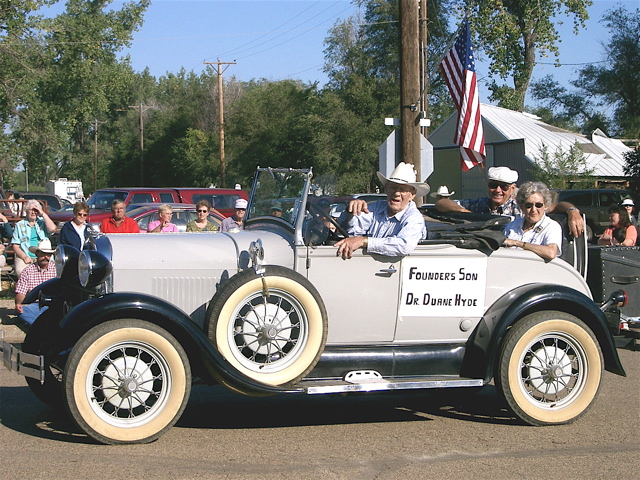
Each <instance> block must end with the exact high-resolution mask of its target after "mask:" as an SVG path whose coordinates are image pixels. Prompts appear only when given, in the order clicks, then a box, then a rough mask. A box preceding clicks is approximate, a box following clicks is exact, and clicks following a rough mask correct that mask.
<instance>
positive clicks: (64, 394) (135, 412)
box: [3, 168, 624, 443]
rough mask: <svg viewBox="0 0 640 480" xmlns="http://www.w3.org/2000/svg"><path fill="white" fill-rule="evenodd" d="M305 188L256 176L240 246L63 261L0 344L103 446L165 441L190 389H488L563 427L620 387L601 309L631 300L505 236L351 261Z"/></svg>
mask: <svg viewBox="0 0 640 480" xmlns="http://www.w3.org/2000/svg"><path fill="white" fill-rule="evenodd" d="M311 190H312V173H311V171H310V170H292V169H270V168H260V169H258V171H257V173H256V176H255V179H254V186H253V190H252V194H251V199H250V203H249V207H248V210H247V219H246V223H245V230H244V231H241V232H239V233H235V234H228V233H218V234H208V235H203V234H198V233H194V234H191V233H184V234H161V233H160V234H156V235H144V234H140V235H135V234H122V235H117V234H116V235H106V236H100V237H98V238H96V239H95V240H94V242H93V246H92V247H91V248H88V249H85V250H84V251H83V252H78V251H77V250H74V249H71V248H69V247H67V246H62V247H59V249H58V251H57V253H56V256H55V257H56V266H57V268H58V275H59V278H58V279H56V280H52V281H50V282H49V283H47V284H44V286H42V287H41V288H40V289H39V290H38V291H37V292H36V293H37V295H39V297H40V301H41V302H42V303H43V304H46V305H48V306H49V309H48V310H47V311H46V312H44V313H43V314H42V315H41V316H40V317H39V318H38V319H37V320H36V322H35V323H34V325H33V327H32V329H31V331H30V332H29V334H28V336H27V338H26V341H25V343H24V345H23V350H22V351H20V350H19V349H18V348H17V347H15V346H11V345H8V344H6V343H5V344H4V345H3V349H4V350H5V359H7V358H9V359H10V361H6V362H5V364H6V365H8V366H9V367H10V368H12V369H13V370H18V371H20V372H21V373H23V374H25V375H27V376H28V378H27V380H28V382H29V385H30V387H31V389H32V390H33V392H34V393H35V394H36V395H37V396H38V397H39V398H40V399H42V400H43V401H45V402H47V403H49V404H51V405H54V406H55V405H58V406H59V405H64V406H65V407H66V409H67V411H68V412H69V413H70V415H71V417H72V418H73V419H74V420H75V422H76V423H77V424H78V426H79V427H80V428H81V429H82V430H83V431H84V432H86V433H87V434H88V435H90V436H91V437H93V438H94V439H96V440H98V441H100V442H104V443H140V442H149V441H152V440H154V439H156V438H158V437H159V436H160V435H161V434H162V433H163V432H164V431H166V430H167V429H168V428H170V427H171V426H172V425H173V424H174V423H175V422H176V421H177V420H178V418H179V417H180V415H181V414H182V412H183V410H184V408H185V406H186V404H187V401H188V399H189V394H190V390H191V383H192V379H193V378H199V379H202V380H203V381H205V382H208V383H218V384H221V385H224V386H226V387H228V388H230V389H231V390H233V391H235V392H237V393H239V394H245V395H254V396H260V395H268V394H276V393H282V392H288V393H293V394H333V393H345V392H351V393H366V392H372V391H381V390H390V391H391V390H393V391H395V390H415V391H419V390H422V389H431V388H447V387H482V386H483V385H486V384H487V383H488V382H490V381H491V380H492V379H493V380H495V384H496V387H497V391H498V392H499V393H500V395H502V397H503V398H504V399H505V400H506V404H507V405H508V406H509V407H510V408H511V409H512V410H513V412H514V414H515V415H516V416H517V417H518V418H520V419H521V420H522V421H524V422H526V423H529V424H533V425H557V424H563V423H568V422H572V421H574V420H576V419H577V418H579V417H580V416H582V415H583V414H584V413H585V412H586V411H587V409H588V408H589V406H590V405H591V404H592V402H593V401H594V399H595V398H596V396H597V394H598V390H599V388H600V383H601V379H602V375H603V372H604V370H605V369H606V370H609V371H612V372H614V373H617V374H620V375H624V370H623V367H622V365H621V364H620V360H619V358H618V355H617V353H616V349H615V347H614V344H613V340H612V336H611V333H610V324H615V323H616V322H619V320H618V319H615V318H614V319H613V320H612V321H610V322H609V323H608V322H607V318H606V317H605V314H604V313H603V311H604V310H607V309H610V310H612V311H613V312H612V313H614V314H615V309H616V305H618V304H619V303H621V302H622V301H623V299H624V297H623V296H622V295H621V294H618V295H617V296H613V297H612V298H611V299H609V300H608V301H607V303H606V305H604V306H602V309H601V308H599V307H598V306H597V305H596V304H595V303H594V302H593V300H592V298H591V293H590V291H589V287H588V285H587V283H586V282H585V280H584V278H583V277H582V276H581V274H580V273H578V271H577V270H576V269H575V268H573V267H572V266H571V265H569V264H568V263H567V262H565V261H563V260H561V259H555V260H553V261H551V262H544V261H543V260H542V259H541V258H539V257H538V256H536V255H535V254H533V253H532V252H527V251H516V250H511V249H504V248H499V247H500V244H501V243H502V241H501V233H500V232H499V231H498V232H495V231H493V232H486V231H484V230H479V231H474V230H473V229H472V228H469V226H468V225H467V228H466V229H465V231H464V232H460V233H456V232H452V231H448V232H447V234H446V235H445V234H442V235H440V236H439V238H430V239H429V240H425V241H424V242H422V244H421V245H419V246H418V247H417V248H416V250H415V251H414V252H413V253H411V254H410V255H407V256H405V257H386V256H381V255H376V254H372V253H368V252H366V251H362V250H359V251H357V253H356V254H355V256H354V258H352V259H351V260H348V261H343V260H342V259H341V258H339V257H337V256H336V248H335V247H334V246H333V243H335V237H332V236H331V235H330V233H329V229H328V228H326V225H327V222H332V223H334V224H335V223H336V222H335V219H332V217H331V216H330V215H328V216H326V215H325V214H324V213H323V211H322V210H321V209H319V208H315V207H314V203H313V202H307V199H308V195H309V192H310V191H311ZM274 204H277V205H278V208H279V209H280V211H281V212H282V216H270V212H271V211H273V205H274ZM308 207H309V208H308ZM327 217H328V218H327ZM493 223H495V222H493ZM334 226H335V227H336V229H337V231H338V232H341V234H343V235H346V232H344V230H343V229H342V227H341V226H340V225H334ZM334 235H336V234H334ZM337 235H338V236H339V235H340V233H339V234H337ZM502 238H503V237H502ZM32 298H33V297H32ZM610 320H611V319H610ZM25 352H26V353H28V354H31V355H27V354H25ZM40 363H41V364H42V367H40V366H39V365H40Z"/></svg>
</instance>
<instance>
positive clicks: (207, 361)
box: [57, 293, 298, 396]
mask: <svg viewBox="0 0 640 480" xmlns="http://www.w3.org/2000/svg"><path fill="white" fill-rule="evenodd" d="M120 318H135V319H139V320H146V321H148V322H151V323H154V324H156V325H158V326H160V327H162V328H164V329H165V330H167V331H168V332H169V333H171V335H173V336H174V337H175V338H176V340H177V341H178V342H179V343H180V344H181V345H182V347H183V348H184V350H185V351H186V352H187V354H188V355H189V359H190V361H191V363H192V366H193V368H194V370H195V371H196V372H198V373H205V372H204V371H202V370H203V368H199V367H204V370H206V372H208V373H209V374H210V375H211V376H212V377H213V378H214V379H215V380H216V381H217V382H218V383H220V384H222V385H224V386H226V387H227V388H229V389H231V390H234V391H237V392H239V393H242V394H245V395H250V396H261V395H273V394H276V393H285V392H296V391H298V390H296V389H285V388H279V387H274V386H270V385H265V384H263V383H260V382H256V381H255V380H252V379H250V378H248V377H246V376H244V375H242V373H240V372H239V371H237V370H236V369H235V368H234V367H233V366H231V365H230V364H229V363H228V362H227V361H226V360H225V359H224V357H222V355H220V353H219V352H218V351H217V350H216V349H215V348H214V346H213V345H212V344H211V342H210V341H209V339H208V338H207V337H206V336H205V335H204V333H203V332H202V331H200V329H199V328H198V326H197V325H196V324H195V323H194V322H193V321H192V320H191V318H190V317H189V316H188V315H187V314H186V313H185V312H183V311H182V310H180V309H178V308H176V307H175V306H173V305H171V304H169V303H167V302H165V301H164V300H162V299H161V298H158V297H154V296H151V295H145V294H140V293H114V294H109V295H104V296H101V297H96V298H93V299H90V300H87V301H85V302H83V303H81V304H80V305H78V306H77V307H75V308H74V309H73V310H71V311H70V312H69V313H68V314H67V315H66V316H65V317H64V318H63V319H62V321H61V322H60V327H59V330H58V335H57V342H58V348H59V350H60V351H65V350H70V349H71V348H72V347H73V345H74V344H75V343H76V342H77V341H78V340H79V339H80V337H81V336H82V335H84V334H85V333H86V332H87V331H88V330H90V329H91V328H93V327H95V326H96V325H99V324H101V323H105V322H108V321H110V320H115V319H120ZM201 371H202V372H201Z"/></svg>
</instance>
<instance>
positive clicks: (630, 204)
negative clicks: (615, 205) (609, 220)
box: [620, 198, 638, 226]
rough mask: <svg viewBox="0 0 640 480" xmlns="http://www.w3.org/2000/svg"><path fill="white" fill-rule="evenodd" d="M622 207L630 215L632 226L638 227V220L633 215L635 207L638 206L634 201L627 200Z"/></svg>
mask: <svg viewBox="0 0 640 480" xmlns="http://www.w3.org/2000/svg"><path fill="white" fill-rule="evenodd" d="M620 205H622V206H623V207H624V209H625V210H626V211H627V213H628V214H629V220H631V224H632V225H636V226H637V225H638V219H636V217H635V216H634V215H633V207H635V206H636V204H635V203H633V200H632V199H631V198H625V199H624V200H623V201H622V203H621V204H620Z"/></svg>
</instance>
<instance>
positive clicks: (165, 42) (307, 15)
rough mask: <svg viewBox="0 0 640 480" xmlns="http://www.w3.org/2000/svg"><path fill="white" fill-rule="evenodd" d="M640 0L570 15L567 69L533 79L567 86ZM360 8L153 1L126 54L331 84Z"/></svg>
mask: <svg viewBox="0 0 640 480" xmlns="http://www.w3.org/2000/svg"><path fill="white" fill-rule="evenodd" d="M122 3H123V2H122V0H115V1H114V3H113V5H114V6H115V7H116V8H117V7H118V6H119V5H121V4H122ZM639 4H640V2H638V0H622V1H620V0H594V2H593V6H592V7H590V8H589V13H590V16H591V19H590V20H589V21H588V22H587V29H586V30H582V31H581V32H580V34H579V35H578V36H576V35H573V33H572V22H571V21H570V20H568V21H566V22H565V24H564V25H562V26H561V27H560V28H559V30H560V34H561V38H562V42H561V43H560V60H561V62H563V63H565V64H566V66H563V67H560V68H555V67H553V66H552V65H538V66H537V67H536V69H535V71H534V78H541V77H543V76H544V75H549V74H550V75H553V76H554V77H556V78H557V80H559V81H560V82H561V83H563V84H565V85H568V81H569V80H570V79H571V78H572V76H573V77H575V71H576V69H579V68H580V65H573V64H585V63H587V62H594V61H599V60H602V57H603V48H602V46H601V43H602V42H606V41H607V39H608V31H607V30H606V29H605V28H603V27H602V26H601V24H600V23H599V20H600V19H601V17H602V15H603V13H604V12H605V11H606V10H608V9H610V8H613V7H615V6H617V5H623V6H625V7H626V8H627V10H628V11H630V12H631V11H634V10H635V9H636V8H638V5H639ZM63 5H64V3H63V2H60V3H59V4H58V5H57V6H56V7H55V9H54V11H61V10H62V8H63ZM355 10H356V9H355V7H354V5H353V4H352V3H351V2H350V1H348V0H315V1H307V0H296V1H275V0H253V1H250V0H232V1H229V0H152V2H151V6H150V7H149V9H148V10H147V12H146V14H145V17H144V24H143V26H142V28H141V29H140V30H139V31H138V32H136V33H135V35H134V40H133V43H132V46H131V48H130V49H129V50H128V51H127V52H126V53H128V54H129V55H130V56H131V62H132V65H133V68H134V69H135V70H137V71H142V70H144V68H146V67H149V69H150V72H151V74H152V75H154V76H156V77H159V76H162V75H165V74H166V73H167V72H172V73H177V72H178V71H179V70H180V69H181V68H182V67H184V68H185V69H186V70H187V71H191V70H193V71H195V72H200V71H202V69H203V68H205V65H204V62H215V61H216V60H218V59H219V60H220V61H222V62H234V61H235V62H236V64H235V65H229V66H227V67H226V70H225V73H224V75H225V77H229V76H231V75H234V76H236V77H237V78H238V79H240V80H245V81H246V80H251V79H259V78H266V79H268V80H281V79H287V78H293V79H300V80H303V81H305V82H315V81H317V82H319V84H320V85H323V84H324V83H325V82H326V81H327V77H326V75H325V74H324V72H323V71H322V66H323V63H324V54H323V50H324V48H325V47H324V45H323V42H324V40H325V38H326V37H327V34H328V31H329V29H330V28H331V27H332V26H333V25H334V24H335V23H336V21H337V20H338V19H345V18H347V17H349V16H350V15H352V14H353V13H354V12H355ZM542 61H547V62H549V63H551V62H553V59H546V60H542ZM477 70H478V74H479V77H480V95H481V100H482V101H485V102H486V101H487V94H488V92H487V89H486V88H484V86H485V84H484V83H483V81H482V79H483V78H484V77H486V75H487V72H488V68H487V65H486V64H483V63H482V62H479V63H478V65H477Z"/></svg>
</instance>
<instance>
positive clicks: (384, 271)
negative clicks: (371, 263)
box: [380, 265, 397, 277]
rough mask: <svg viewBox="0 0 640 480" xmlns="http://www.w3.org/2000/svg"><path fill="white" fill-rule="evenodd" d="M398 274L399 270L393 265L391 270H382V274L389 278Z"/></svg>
mask: <svg viewBox="0 0 640 480" xmlns="http://www.w3.org/2000/svg"><path fill="white" fill-rule="evenodd" d="M396 272H397V270H396V269H395V267H394V266H393V265H391V266H390V267H389V268H383V269H381V270H380V273H381V274H383V275H386V276H388V277H390V276H391V275H393V274H394V273H396Z"/></svg>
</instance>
